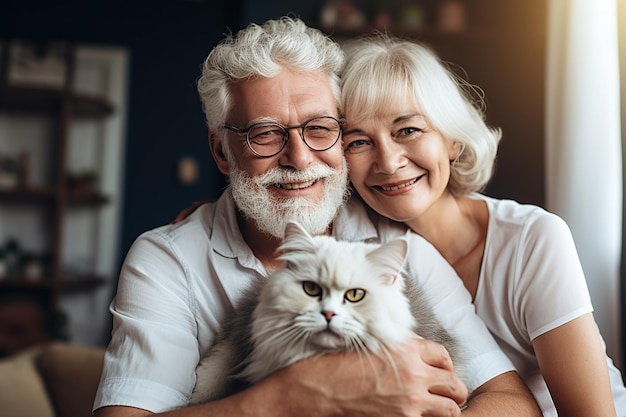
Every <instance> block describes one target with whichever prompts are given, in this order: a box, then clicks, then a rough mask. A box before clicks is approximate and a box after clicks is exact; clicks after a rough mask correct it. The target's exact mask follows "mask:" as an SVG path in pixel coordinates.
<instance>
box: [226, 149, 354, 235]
mask: <svg viewBox="0 0 626 417" xmlns="http://www.w3.org/2000/svg"><path fill="white" fill-rule="evenodd" d="M225 153H226V157H227V158H228V162H229V165H230V173H229V175H228V178H229V182H230V185H231V189H232V195H233V198H234V200H235V204H236V205H237V208H238V209H239V210H241V212H242V213H243V214H244V216H245V217H246V218H247V219H250V220H253V221H255V222H256V224H257V227H258V228H259V230H261V231H263V232H265V233H267V234H269V235H272V236H274V237H277V238H279V239H282V238H283V235H284V233H285V227H286V225H287V223H288V222H289V221H290V220H295V221H297V222H298V223H300V224H301V225H302V226H303V227H304V229H305V230H306V231H307V232H309V233H310V234H313V235H317V234H321V233H323V232H324V231H325V230H326V229H327V228H328V226H329V225H330V224H331V222H332V221H333V219H334V218H335V216H336V214H337V209H338V208H339V206H341V204H343V203H344V202H345V201H346V199H347V198H348V196H349V192H348V166H347V163H346V161H345V159H344V160H343V163H342V167H341V169H339V170H335V169H333V168H331V167H329V166H327V165H321V164H320V165H316V166H313V167H311V168H308V169H306V170H304V171H293V170H288V169H285V168H280V167H277V168H272V169H270V170H269V171H268V172H266V173H265V174H263V175H260V176H258V177H254V178H251V177H249V176H248V175H246V173H245V172H244V171H242V170H241V169H239V166H238V165H237V162H236V161H235V160H234V158H232V156H231V155H230V152H225ZM308 181H322V182H323V183H324V196H323V198H322V200H321V201H311V200H309V199H307V198H304V197H294V198H285V199H277V198H276V197H275V196H273V195H272V194H271V193H270V192H269V189H268V187H272V186H273V184H284V183H299V182H308Z"/></svg>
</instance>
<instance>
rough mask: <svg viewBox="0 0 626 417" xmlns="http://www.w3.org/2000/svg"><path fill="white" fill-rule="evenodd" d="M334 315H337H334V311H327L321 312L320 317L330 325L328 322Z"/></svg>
mask: <svg viewBox="0 0 626 417" xmlns="http://www.w3.org/2000/svg"><path fill="white" fill-rule="evenodd" d="M336 315H337V314H335V312H334V311H328V310H324V311H322V316H324V318H325V319H326V322H328V323H330V320H331V319H332V318H333V317H334V316H336Z"/></svg>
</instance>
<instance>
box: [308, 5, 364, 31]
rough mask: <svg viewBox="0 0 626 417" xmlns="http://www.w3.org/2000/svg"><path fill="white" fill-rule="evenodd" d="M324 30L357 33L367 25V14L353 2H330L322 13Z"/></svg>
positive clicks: (321, 22)
mask: <svg viewBox="0 0 626 417" xmlns="http://www.w3.org/2000/svg"><path fill="white" fill-rule="evenodd" d="M320 24H321V26H322V29H323V30H326V31H333V30H342V31H357V30H362V29H364V28H365V26H366V25H367V18H366V16H365V13H363V11H362V10H360V9H359V8H358V7H357V6H356V5H355V4H354V2H353V1H352V0H328V2H327V3H326V5H324V7H322V10H321V11H320Z"/></svg>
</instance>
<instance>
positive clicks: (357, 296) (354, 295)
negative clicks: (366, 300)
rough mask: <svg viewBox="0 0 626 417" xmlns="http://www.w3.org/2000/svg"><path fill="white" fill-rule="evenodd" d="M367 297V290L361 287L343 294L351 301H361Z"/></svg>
mask: <svg viewBox="0 0 626 417" xmlns="http://www.w3.org/2000/svg"><path fill="white" fill-rule="evenodd" d="M363 297H365V290H362V289H360V288H353V289H351V290H348V291H346V294H345V295H344V296H343V298H345V299H346V300H348V301H350V302H351V303H356V302H359V301H361V300H362V299H363Z"/></svg>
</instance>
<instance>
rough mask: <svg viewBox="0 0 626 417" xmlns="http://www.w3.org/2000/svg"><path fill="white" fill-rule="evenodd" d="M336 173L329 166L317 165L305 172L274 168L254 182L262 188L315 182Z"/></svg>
mask: <svg viewBox="0 0 626 417" xmlns="http://www.w3.org/2000/svg"><path fill="white" fill-rule="evenodd" d="M334 173H335V170H333V169H332V168H331V167H329V166H327V165H315V166H312V167H309V168H307V169H305V170H303V171H292V170H288V169H285V168H280V167H276V168H272V169H270V170H269V171H267V172H266V173H265V174H263V175H259V176H258V177H256V178H254V181H255V182H256V183H257V184H259V185H262V186H266V185H271V184H284V183H300V182H313V181H317V180H320V179H322V178H326V177H329V176H331V175H333V174H334Z"/></svg>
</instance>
